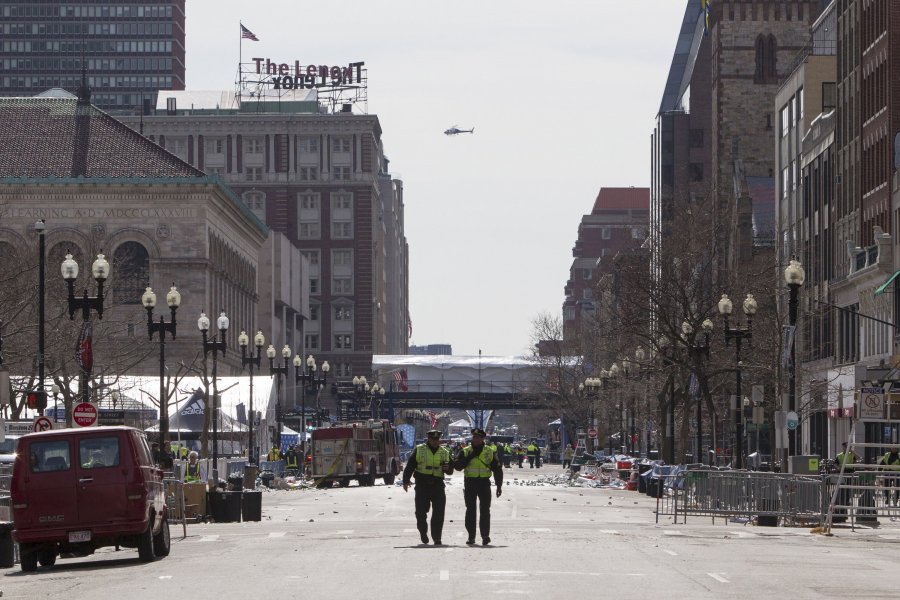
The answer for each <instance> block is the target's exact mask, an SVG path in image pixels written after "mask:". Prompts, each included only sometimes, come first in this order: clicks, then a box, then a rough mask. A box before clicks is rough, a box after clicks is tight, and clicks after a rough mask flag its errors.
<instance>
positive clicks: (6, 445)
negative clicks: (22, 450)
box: [0, 434, 21, 465]
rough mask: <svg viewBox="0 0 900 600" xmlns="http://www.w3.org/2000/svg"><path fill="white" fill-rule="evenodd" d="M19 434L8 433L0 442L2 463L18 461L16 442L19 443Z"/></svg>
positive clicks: (0, 463)
mask: <svg viewBox="0 0 900 600" xmlns="http://www.w3.org/2000/svg"><path fill="white" fill-rule="evenodd" d="M20 437H21V436H18V435H10V434H6V437H5V438H4V440H3V441H2V442H0V465H12V464H13V463H14V462H15V461H16V444H18V443H19V438H20Z"/></svg>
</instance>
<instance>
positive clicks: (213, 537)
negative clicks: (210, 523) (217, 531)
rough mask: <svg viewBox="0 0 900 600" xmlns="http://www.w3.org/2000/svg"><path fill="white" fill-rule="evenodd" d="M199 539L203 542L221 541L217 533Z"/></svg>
mask: <svg viewBox="0 0 900 600" xmlns="http://www.w3.org/2000/svg"><path fill="white" fill-rule="evenodd" d="M199 541H201V542H218V541H219V536H217V535H204V536H203V537H201V538H200V540H199Z"/></svg>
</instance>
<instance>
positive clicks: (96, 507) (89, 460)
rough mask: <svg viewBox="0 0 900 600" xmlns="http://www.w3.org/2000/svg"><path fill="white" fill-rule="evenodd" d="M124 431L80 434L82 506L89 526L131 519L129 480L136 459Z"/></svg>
mask: <svg viewBox="0 0 900 600" xmlns="http://www.w3.org/2000/svg"><path fill="white" fill-rule="evenodd" d="M124 433H125V432H124V430H123V431H104V432H97V434H96V435H82V436H79V437H78V438H77V442H76V444H77V446H76V447H75V448H74V451H75V456H76V458H77V465H76V472H77V473H78V478H77V484H78V485H77V490H78V505H79V508H78V510H79V516H80V517H81V522H82V523H84V525H85V526H86V527H92V526H94V525H98V524H110V523H115V522H121V521H125V520H128V519H129V515H128V511H127V508H128V503H127V498H126V483H128V481H129V479H130V477H129V475H130V474H131V470H132V468H133V465H132V463H133V461H134V459H133V457H132V452H131V448H130V445H129V444H128V440H126V439H124V438H125V435H124ZM131 518H132V519H133V518H134V516H131ZM137 518H141V516H138V517H137Z"/></svg>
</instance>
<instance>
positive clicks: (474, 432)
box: [472, 427, 487, 437]
mask: <svg viewBox="0 0 900 600" xmlns="http://www.w3.org/2000/svg"><path fill="white" fill-rule="evenodd" d="M472 435H477V436H481V437H484V436H486V435H487V434H486V433H485V432H484V429H479V428H478V427H476V428H475V429H473V430H472Z"/></svg>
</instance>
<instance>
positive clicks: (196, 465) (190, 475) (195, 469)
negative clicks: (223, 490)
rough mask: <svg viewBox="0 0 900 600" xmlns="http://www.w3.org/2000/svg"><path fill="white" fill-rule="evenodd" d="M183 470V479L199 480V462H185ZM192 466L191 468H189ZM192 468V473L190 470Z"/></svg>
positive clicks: (189, 480) (188, 480)
mask: <svg viewBox="0 0 900 600" xmlns="http://www.w3.org/2000/svg"><path fill="white" fill-rule="evenodd" d="M186 467H187V468H186V469H185V472H184V480H185V481H187V482H192V481H200V463H194V464H193V465H192V464H191V463H187V465H186ZM191 467H193V469H191ZM192 470H193V473H192V472H191V471H192Z"/></svg>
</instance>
